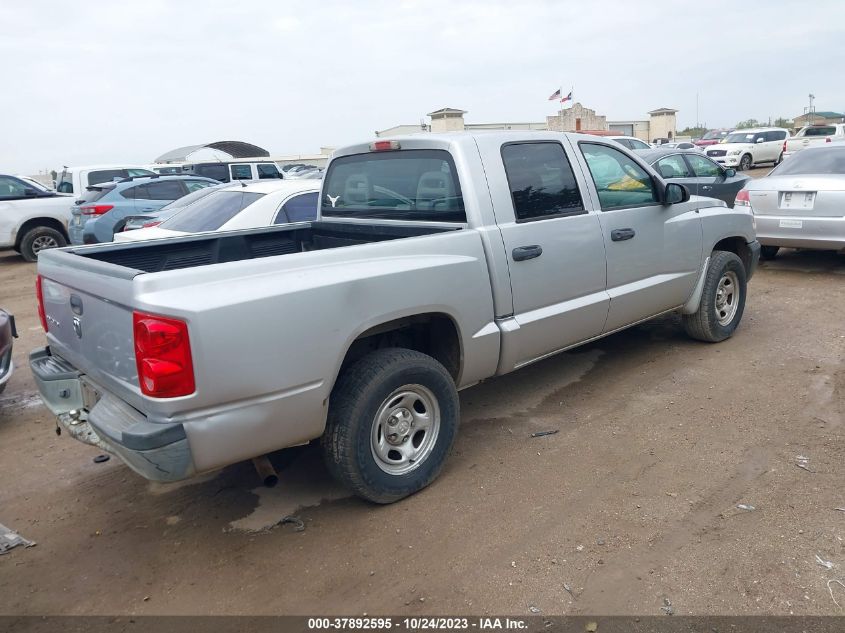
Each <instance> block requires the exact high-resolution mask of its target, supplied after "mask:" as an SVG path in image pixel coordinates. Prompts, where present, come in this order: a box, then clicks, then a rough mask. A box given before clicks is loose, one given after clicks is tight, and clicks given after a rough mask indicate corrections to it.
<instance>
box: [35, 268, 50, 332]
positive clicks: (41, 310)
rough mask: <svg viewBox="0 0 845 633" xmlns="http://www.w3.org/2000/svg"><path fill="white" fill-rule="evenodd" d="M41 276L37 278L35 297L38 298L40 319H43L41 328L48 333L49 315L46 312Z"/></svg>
mask: <svg viewBox="0 0 845 633" xmlns="http://www.w3.org/2000/svg"><path fill="white" fill-rule="evenodd" d="M42 284H43V282H42V281H41V275H38V277H36V278H35V296H36V297H38V318H39V319H41V327H43V328H44V331H45V332H46V331H47V314H46V313H45V312H44V287H43V285H42Z"/></svg>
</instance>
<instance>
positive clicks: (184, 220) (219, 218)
mask: <svg viewBox="0 0 845 633" xmlns="http://www.w3.org/2000/svg"><path fill="white" fill-rule="evenodd" d="M262 197H264V194H263V193H253V192H249V191H247V192H244V191H215V192H214V193H212V194H209V195H207V196H206V197H205V198H202V199H201V200H198V201H197V202H195V203H194V204H192V205H191V206H189V207H186V208H185V210H184V211H182V212H180V213H178V214H177V215H175V216H173V217H172V218H171V219H170V220H166V221H165V222H162V223H161V228H163V229H170V230H172V231H184V232H186V233H198V232H200V231H216V230H217V229H219V228H220V227H221V226H223V225H224V224H226V222H228V221H229V220H231V219H232V218H233V217H235V216H236V215H237V214H238V213H239V212H240V211H241V210H242V209H244V208H246V207H248V206H249V205H251V204H252V203H253V202H255V201H256V200H258V199H259V198H262Z"/></svg>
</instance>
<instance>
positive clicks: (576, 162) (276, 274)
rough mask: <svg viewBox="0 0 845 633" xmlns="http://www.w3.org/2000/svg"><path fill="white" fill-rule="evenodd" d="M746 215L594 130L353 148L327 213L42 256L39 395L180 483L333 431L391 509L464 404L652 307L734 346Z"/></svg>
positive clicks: (437, 465) (699, 334)
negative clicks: (466, 393) (489, 385)
mask: <svg viewBox="0 0 845 633" xmlns="http://www.w3.org/2000/svg"><path fill="white" fill-rule="evenodd" d="M758 256H759V245H758V243H757V241H756V239H755V235H754V227H753V219H752V215H751V214H750V213H748V212H747V211H746V210H745V209H735V210H731V209H729V208H727V207H726V206H725V205H724V203H722V202H720V201H716V200H712V199H708V198H698V197H694V198H690V196H689V193H688V191H687V190H686V189H685V188H684V187H683V186H682V185H679V184H667V183H666V182H664V181H663V180H662V179H661V178H660V176H659V175H658V174H656V173H655V172H654V171H653V170H652V169H651V168H650V167H649V166H648V165H647V164H646V163H644V162H643V161H641V160H640V159H639V158H637V157H636V156H634V155H633V154H631V153H630V152H628V151H627V150H625V149H624V148H622V147H621V146H619V145H617V144H616V143H614V142H613V141H606V140H603V139H602V138H599V137H593V136H583V135H575V134H561V133H552V132H522V133H517V132H512V133H510V132H502V133H479V134H469V133H462V134H452V135H448V134H447V135H437V134H421V135H418V136H411V137H406V138H399V139H395V140H383V139H380V140H377V141H375V142H373V143H369V144H362V145H355V146H351V147H346V148H344V149H341V150H339V151H337V152H335V154H334V155H333V157H332V159H331V160H330V162H329V165H328V167H327V170H326V174H325V179H324V183H323V187H322V190H321V193H320V214H319V216H318V219H317V221H315V222H307V223H298V224H290V225H283V226H276V227H271V228H266V229H260V230H246V231H233V232H225V233H205V234H197V235H192V236H188V237H180V238H174V239H164V240H154V241H147V242H138V243H128V244H109V245H100V246H88V247H72V248H66V249H61V250H49V251H45V252H43V253H42V254H41V256H40V257H39V261H38V275H39V276H38V294H39V301H40V314H41V317H42V323H43V326H44V329H45V330H46V332H47V341H48V343H49V345H48V346H47V347H44V348H41V349H37V350H35V351H33V352H32V354H31V356H30V366H31V368H32V372H33V374H34V376H35V378H36V381H37V383H38V387H39V389H40V391H41V395H42V397H43V400H44V402H45V403H46V404H47V406H48V407H49V408H50V409H51V410H52V411H53V412H54V413H55V414H56V415H57V416H58V417H59V421H60V423H61V424H62V426H63V427H64V428H65V429H67V430H68V431H69V432H70V434H71V435H72V436H74V437H76V438H77V439H80V440H82V441H86V442H88V443H91V444H94V445H97V446H100V447H102V448H104V449H106V450H109V451H112V452H114V453H116V454H117V455H119V456H120V457H121V458H122V459H123V460H124V461H125V462H126V463H127V464H128V465H129V466H130V467H131V468H133V469H134V470H136V471H137V472H138V473H140V474H141V475H143V476H144V477H147V478H149V479H152V480H159V481H173V480H179V479H183V478H186V477H190V476H192V475H194V474H196V473H200V472H205V471H210V470H213V469H218V468H220V467H222V466H225V465H227V464H231V463H234V462H237V461H241V460H248V459H251V458H256V457H259V458H260V457H261V456H264V455H266V454H267V453H270V452H271V451H275V450H278V449H281V448H285V447H289V446H294V445H299V444H303V443H306V442H309V441H311V440H315V439H317V438H321V442H322V447H323V449H324V452H325V455H326V463H327V464H328V467H329V469H330V470H331V472H332V473H333V474H334V475H335V476H336V477H337V478H338V479H339V480H340V481H341V482H343V483H344V484H345V485H346V486H348V487H349V488H350V489H351V490H352V491H354V492H355V493H357V494H358V495H360V496H361V497H364V498H366V499H369V500H372V501H375V502H378V503H388V502H391V501H395V500H397V499H401V498H402V497H405V496H407V495H409V494H412V493H414V492H416V491H418V490H420V489H421V488H423V487H425V486H426V485H428V484H429V483H430V482H431V481H432V480H433V479H434V478H435V477H436V476H437V474H438V473H439V471H440V469H441V468H442V466H443V463H444V461H445V459H446V457H447V455H448V454H449V451H450V448H451V446H452V444H453V442H454V440H455V436H456V433H457V430H458V422H459V419H460V413H459V405H458V393H457V392H458V390H460V389H463V388H465V387H469V386H470V385H473V384H475V383H478V382H479V381H482V380H485V379H488V378H491V377H494V376H499V375H502V374H506V373H508V372H511V371H513V370H515V369H519V368H520V367H523V366H525V365H528V364H529V363H533V362H535V361H537V360H539V359H542V358H545V357H547V356H549V355H551V354H555V353H557V352H560V351H562V350H566V349H569V348H572V347H574V346H577V345H580V344H582V343H585V342H587V341H592V340H594V339H597V338H599V337H602V336H606V335H608V334H610V333H612V332H616V331H618V330H621V329H623V328H626V327H629V326H631V325H634V324H636V323H639V322H641V321H644V320H646V319H650V318H652V317H654V316H656V315H660V314H664V313H667V312H672V311H676V312H680V313H681V314H683V315H684V316H683V322H684V325H685V327H686V330H687V331H688V332H689V334H690V335H691V336H693V337H694V338H697V339H700V340H703V341H712V342H715V341H721V340H723V339H725V338H727V337H729V336H731V334H732V333H733V332H734V330H735V328H736V327H737V325H738V324H739V321H740V319H741V318H742V312H743V308H744V305H745V296H746V281H747V280H748V278H749V277H751V275H752V273H753V271H754V269H755V267H756V264H757V260H758Z"/></svg>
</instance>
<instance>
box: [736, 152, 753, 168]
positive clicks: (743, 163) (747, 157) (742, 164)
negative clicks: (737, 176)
mask: <svg viewBox="0 0 845 633" xmlns="http://www.w3.org/2000/svg"><path fill="white" fill-rule="evenodd" d="M753 164H754V162H753V161H752V159H751V154H743V155H742V158H740V159H739V171H748V170H749V169H751V166H752V165H753Z"/></svg>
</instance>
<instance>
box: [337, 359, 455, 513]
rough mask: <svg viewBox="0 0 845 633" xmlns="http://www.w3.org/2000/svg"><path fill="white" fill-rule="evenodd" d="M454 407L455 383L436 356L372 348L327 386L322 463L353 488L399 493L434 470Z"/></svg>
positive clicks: (363, 493)
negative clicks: (372, 349) (374, 349)
mask: <svg viewBox="0 0 845 633" xmlns="http://www.w3.org/2000/svg"><path fill="white" fill-rule="evenodd" d="M459 411H460V407H459V403H458V392H457V389H456V388H455V383H454V381H453V380H452V377H451V376H450V375H449V372H447V371H446V368H445V367H443V365H441V364H440V363H439V362H437V361H436V360H435V359H433V358H432V357H430V356H427V355H426V354H422V353H420V352H416V351H413V350H409V349H401V348H387V349H381V350H377V351H375V352H372V353H370V354H368V355H366V356H364V357H363V358H362V359H360V360H359V361H357V362H356V363H354V364H353V365H351V366H350V367H348V368H347V369H346V370H344V372H343V373H342V374H341V376H340V377H339V378H338V381H337V384H336V385H335V387H334V390H333V391H332V395H331V398H330V399H329V413H328V420H327V422H326V431H325V433H324V434H323V438H322V446H323V453H324V456H325V461H326V464H327V466H328V468H329V470H330V471H331V473H332V475H333V476H334V477H335V478H336V479H337V480H339V481H340V482H341V483H342V484H344V485H345V486H346V487H348V488H349V489H351V490H352V491H353V492H354V493H355V494H357V495H358V496H360V497H363V498H364V499H367V500H369V501H373V502H375V503H392V502H393V501H398V500H399V499H402V498H403V497H407V496H408V495H411V494H413V493H415V492H417V491H418V490H421V489H422V488H425V487H426V486H427V485H428V484H430V483H431V482H432V481H434V479H435V478H436V477H437V475H438V474H440V470H441V469H442V467H443V464H444V463H445V461H446V458H447V457H448V455H449V452H450V451H451V449H452V444H453V443H454V441H455V436H456V435H457V431H458V422H459V419H460V412H459Z"/></svg>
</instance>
